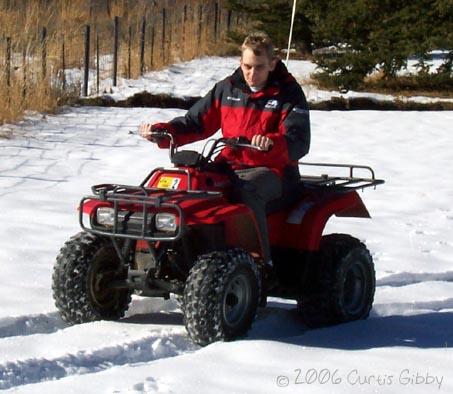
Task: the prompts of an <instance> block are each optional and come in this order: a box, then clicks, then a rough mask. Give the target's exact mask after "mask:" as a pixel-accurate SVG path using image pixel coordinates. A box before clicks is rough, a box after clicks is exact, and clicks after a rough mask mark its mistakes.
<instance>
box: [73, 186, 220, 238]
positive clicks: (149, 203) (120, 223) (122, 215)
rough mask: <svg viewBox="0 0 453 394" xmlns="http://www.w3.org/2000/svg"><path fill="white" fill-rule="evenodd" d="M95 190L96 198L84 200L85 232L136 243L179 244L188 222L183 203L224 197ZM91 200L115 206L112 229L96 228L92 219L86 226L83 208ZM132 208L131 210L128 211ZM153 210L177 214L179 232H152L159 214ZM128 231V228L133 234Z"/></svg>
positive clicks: (125, 189)
mask: <svg viewBox="0 0 453 394" xmlns="http://www.w3.org/2000/svg"><path fill="white" fill-rule="evenodd" d="M91 190H92V192H93V195H91V196H85V197H83V198H82V200H81V201H80V209H79V223H80V226H81V227H82V229H84V230H85V231H87V232H91V233H94V234H98V235H104V236H109V237H119V238H128V239H135V240H138V239H143V240H146V241H176V240H178V239H179V238H181V236H182V234H183V228H184V221H185V218H184V212H183V210H182V209H181V207H180V206H179V203H181V202H182V201H187V200H193V199H199V198H204V199H206V198H218V197H220V196H222V193H220V192H211V191H197V190H168V189H159V188H146V187H144V186H129V185H117V184H101V185H95V186H93V187H92V188H91ZM170 200H173V201H170ZM175 200H176V201H175ZM87 201H99V202H107V203H109V204H112V208H113V210H114V220H113V226H112V227H111V228H108V227H102V226H101V225H93V221H92V218H90V227H87V226H86V225H85V223H84V215H83V213H84V209H83V208H84V205H85V204H86V203H87ZM121 205H123V207H121ZM124 206H126V208H125V207H124ZM137 206H138V207H137ZM128 207H130V209H129V210H128V209H127V208H128ZM151 208H155V209H156V208H157V209H161V208H162V209H163V211H162V212H168V211H172V212H175V213H176V214H177V217H178V219H179V225H178V226H177V230H176V231H175V232H174V233H164V232H159V231H155V232H152V231H151V227H152V226H151V224H152V223H153V221H154V220H155V215H156V214H157V213H159V212H155V213H153V212H150V211H149V210H150V209H151ZM134 220H135V221H136V222H137V224H136V226H135V227H134V228H132V229H129V228H128V227H129V226H130V225H131V224H133V223H132V221H134ZM126 228H128V230H129V232H128V231H127V230H126Z"/></svg>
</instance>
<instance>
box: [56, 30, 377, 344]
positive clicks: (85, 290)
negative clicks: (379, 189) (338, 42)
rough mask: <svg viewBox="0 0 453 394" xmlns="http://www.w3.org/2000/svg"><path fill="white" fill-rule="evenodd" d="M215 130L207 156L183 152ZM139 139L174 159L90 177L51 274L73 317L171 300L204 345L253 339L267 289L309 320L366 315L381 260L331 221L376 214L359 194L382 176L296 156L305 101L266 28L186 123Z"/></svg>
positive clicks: (303, 131) (60, 302)
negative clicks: (123, 178)
mask: <svg viewBox="0 0 453 394" xmlns="http://www.w3.org/2000/svg"><path fill="white" fill-rule="evenodd" d="M220 128H221V129H222V133H223V137H222V138H217V139H213V140H209V141H207V143H206V144H205V147H204V149H203V151H202V153H199V152H196V151H190V150H178V146H179V145H184V144H187V143H189V142H192V141H196V140H200V139H203V138H206V137H208V136H210V135H212V134H214V133H215V132H216V131H217V130H218V129H220ZM140 133H141V135H142V136H143V137H145V138H147V139H149V140H150V141H153V142H156V143H157V144H158V145H159V146H160V147H162V148H165V147H168V148H169V151H170V158H171V162H172V164H173V167H172V168H162V167H158V168H155V169H152V170H151V172H150V173H149V174H148V175H147V176H146V177H145V179H144V180H143V181H142V182H141V183H140V184H139V185H121V184H116V183H102V184H98V185H94V186H93V187H92V188H91V190H92V194H91V195H88V196H84V197H83V198H82V199H81V201H80V204H79V208H78V209H79V223H80V226H81V228H82V231H81V232H79V233H78V234H76V235H74V236H73V237H71V238H70V239H69V240H68V241H67V242H66V243H65V244H64V245H63V247H62V248H61V250H60V253H59V255H58V256H57V259H56V262H55V266H54V271H53V277H52V289H53V296H54V299H55V304H56V306H57V308H58V310H59V312H60V315H61V316H62V318H63V319H64V320H65V321H67V322H69V323H72V324H76V323H85V322H90V321H95V320H101V319H109V320H117V319H120V318H122V317H123V316H124V314H125V312H126V311H127V309H128V307H129V304H130V302H131V297H132V294H137V295H139V296H142V297H151V298H159V297H163V298H169V297H170V296H171V295H176V296H177V297H178V298H179V300H180V301H181V302H180V305H181V312H182V315H183V320H184V325H185V327H186V329H187V332H188V333H189V336H190V337H191V338H192V339H193V340H194V341H195V342H196V343H199V344H201V345H207V344H209V343H212V342H215V341H219V340H233V339H236V338H239V337H241V336H243V335H245V334H246V333H247V331H248V330H249V328H250V327H251V325H252V322H253V321H254V318H255V315H256V312H257V309H258V306H259V305H261V306H264V305H265V304H266V299H267V297H268V296H273V297H280V298H285V299H292V300H296V301H297V309H298V312H299V314H300V316H301V317H302V320H303V321H304V323H305V324H307V325H309V326H320V325H330V324H338V323H343V322H349V321H354V320H359V319H365V318H366V317H368V315H369V313H370V310H371V307H372V303H373V299H374V292H375V284H376V281H375V271H374V264H373V259H372V256H371V254H370V252H369V251H368V249H367V248H366V246H365V244H364V243H363V242H362V241H361V240H359V239H357V238H354V237H352V236H350V235H348V234H324V229H325V225H326V223H327V221H328V220H329V219H330V218H331V217H332V216H338V217H360V218H369V217H370V215H369V212H368V210H367V208H366V207H365V205H364V203H363V201H362V199H361V198H360V196H359V194H358V193H357V190H363V189H364V188H367V187H375V186H376V185H379V184H382V183H383V182H384V181H383V180H380V179H376V178H375V176H374V171H373V169H372V168H371V167H368V166H363V165H351V164H329V163H323V164H320V163H302V162H298V159H299V158H300V157H302V156H304V155H305V154H306V153H307V152H308V149H309V142H310V126H309V116H308V109H307V103H306V100H305V97H304V94H303V92H302V89H301V88H300V86H299V85H298V84H297V82H296V81H295V80H294V78H293V77H292V76H291V75H290V74H289V73H288V71H287V70H286V67H285V66H284V65H283V63H282V62H281V61H279V60H277V59H276V58H275V57H274V55H273V51H272V44H271V43H270V40H269V38H268V37H267V36H266V35H263V34H262V33H260V34H254V35H251V36H249V37H247V38H246V39H245V41H244V44H243V47H242V57H241V67H240V68H239V69H238V70H237V71H236V72H235V73H234V74H233V75H232V76H230V77H228V78H226V79H225V80H223V81H221V82H219V83H217V84H216V85H215V86H214V88H213V89H212V90H211V91H210V92H209V93H208V94H207V95H206V96H205V97H204V98H203V99H201V100H200V101H199V102H198V103H197V104H195V105H194V106H193V107H192V108H191V109H190V110H189V111H188V113H187V114H186V115H185V116H184V117H179V118H175V119H173V120H172V121H171V122H169V123H159V124H154V125H150V124H145V125H142V126H141V127H140ZM310 166H311V167H310ZM299 167H302V169H303V170H302V175H299ZM309 167H310V168H315V169H320V168H322V169H323V171H324V170H326V169H328V170H329V171H332V172H333V173H331V174H330V175H329V174H327V173H325V172H323V173H321V174H319V175H313V174H310V173H305V171H307V170H309ZM346 170H347V172H348V174H341V173H343V172H344V171H346ZM271 251H272V254H271ZM271 256H272V258H273V262H272V261H271Z"/></svg>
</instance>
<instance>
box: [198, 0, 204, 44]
mask: <svg viewBox="0 0 453 394" xmlns="http://www.w3.org/2000/svg"><path fill="white" fill-rule="evenodd" d="M202 29H203V4H200V6H199V7H198V45H200V43H201V31H202Z"/></svg>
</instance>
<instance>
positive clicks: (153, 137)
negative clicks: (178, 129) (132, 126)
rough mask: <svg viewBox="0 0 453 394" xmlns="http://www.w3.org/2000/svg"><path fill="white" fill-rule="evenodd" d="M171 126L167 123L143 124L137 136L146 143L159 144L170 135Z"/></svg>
mask: <svg viewBox="0 0 453 394" xmlns="http://www.w3.org/2000/svg"><path fill="white" fill-rule="evenodd" d="M170 130H171V126H170V125H169V124H168V123H155V124H151V123H144V124H142V125H140V127H139V130H138V131H139V134H140V135H141V136H142V137H143V138H146V139H147V140H148V141H151V142H154V143H156V144H159V143H160V142H161V141H162V140H163V139H166V138H167V135H168V134H169V133H170Z"/></svg>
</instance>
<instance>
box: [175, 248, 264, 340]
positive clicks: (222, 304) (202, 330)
mask: <svg viewBox="0 0 453 394" xmlns="http://www.w3.org/2000/svg"><path fill="white" fill-rule="evenodd" d="M260 294H261V279H260V274H259V272H258V268H257V266H256V264H255V262H254V260H253V259H252V257H251V256H250V255H249V254H248V253H246V252H244V251H241V250H238V249H231V250H227V251H222V252H212V253H209V254H205V255H202V256H200V257H199V258H198V259H197V261H196V263H195V265H194V266H193V268H192V269H191V271H190V274H189V277H188V278H187V281H186V287H185V289H184V310H183V311H184V322H185V325H186V329H187V331H188V333H189V335H190V337H191V338H192V340H193V341H194V342H196V343H198V344H200V345H203V346H204V345H208V344H210V343H212V342H216V341H228V340H232V339H235V338H237V337H240V336H242V335H245V334H246V333H247V331H248V329H249V328H250V326H251V325H252V322H253V320H254V318H255V314H256V310H257V308H258V304H259V298H260Z"/></svg>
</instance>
